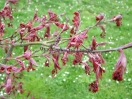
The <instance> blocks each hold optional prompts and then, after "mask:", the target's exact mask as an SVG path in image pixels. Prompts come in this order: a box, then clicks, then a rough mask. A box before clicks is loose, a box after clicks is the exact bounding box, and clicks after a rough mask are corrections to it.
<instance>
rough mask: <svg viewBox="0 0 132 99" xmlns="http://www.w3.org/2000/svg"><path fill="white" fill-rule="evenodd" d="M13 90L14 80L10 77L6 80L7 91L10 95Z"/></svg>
mask: <svg viewBox="0 0 132 99" xmlns="http://www.w3.org/2000/svg"><path fill="white" fill-rule="evenodd" d="M11 90H12V80H11V78H10V77H9V78H8V79H7V81H6V85H5V92H6V93H7V94H8V95H10V93H11Z"/></svg>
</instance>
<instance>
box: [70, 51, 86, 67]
mask: <svg viewBox="0 0 132 99" xmlns="http://www.w3.org/2000/svg"><path fill="white" fill-rule="evenodd" d="M82 56H83V53H82V52H76V53H75V58H74V60H73V62H72V63H73V65H76V64H78V63H79V64H80V63H82Z"/></svg>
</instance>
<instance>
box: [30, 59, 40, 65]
mask: <svg viewBox="0 0 132 99" xmlns="http://www.w3.org/2000/svg"><path fill="white" fill-rule="evenodd" d="M29 61H30V63H31V64H33V65H35V66H38V64H37V63H36V61H35V60H34V59H33V58H30V60H29Z"/></svg>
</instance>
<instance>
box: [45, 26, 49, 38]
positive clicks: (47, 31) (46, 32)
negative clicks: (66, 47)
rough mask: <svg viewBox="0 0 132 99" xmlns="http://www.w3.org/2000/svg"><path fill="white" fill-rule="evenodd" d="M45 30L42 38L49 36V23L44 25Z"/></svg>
mask: <svg viewBox="0 0 132 99" xmlns="http://www.w3.org/2000/svg"><path fill="white" fill-rule="evenodd" d="M45 27H46V31H45V33H44V38H49V37H50V25H48V24H47V25H46V26H45Z"/></svg>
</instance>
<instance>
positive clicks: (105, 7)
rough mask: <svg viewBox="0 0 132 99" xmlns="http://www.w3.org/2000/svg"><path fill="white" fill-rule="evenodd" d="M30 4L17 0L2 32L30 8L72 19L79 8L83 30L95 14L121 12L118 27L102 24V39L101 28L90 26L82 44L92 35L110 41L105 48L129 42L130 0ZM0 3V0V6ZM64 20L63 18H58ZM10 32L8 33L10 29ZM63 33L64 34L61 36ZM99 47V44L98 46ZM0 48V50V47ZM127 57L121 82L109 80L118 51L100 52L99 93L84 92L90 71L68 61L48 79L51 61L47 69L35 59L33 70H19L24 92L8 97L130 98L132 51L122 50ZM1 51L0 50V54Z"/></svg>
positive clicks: (58, 0) (47, 0)
mask: <svg viewBox="0 0 132 99" xmlns="http://www.w3.org/2000/svg"><path fill="white" fill-rule="evenodd" d="M30 1H31V4H30V5H28V4H27V1H26V0H25V1H24V0H19V3H18V4H17V5H16V6H13V7H14V8H15V12H13V15H14V20H13V24H14V25H15V26H14V28H13V29H11V28H10V29H8V30H6V34H5V36H7V35H10V34H11V33H13V30H15V29H17V27H18V26H19V22H27V21H28V20H30V19H31V18H32V17H33V14H34V11H35V9H36V8H37V9H38V13H39V15H40V16H41V15H43V14H47V11H48V9H51V11H53V12H55V13H57V14H60V13H65V14H66V16H67V17H68V18H69V19H70V20H72V18H73V12H75V11H80V14H81V20H82V22H81V27H80V29H81V30H83V29H85V28H86V27H88V26H90V25H93V24H94V23H95V16H96V15H97V14H99V13H104V14H105V15H106V18H111V17H112V16H113V15H117V14H122V15H123V20H122V21H123V22H122V26H121V27H116V25H115V23H108V24H107V25H106V32H107V34H106V38H105V39H101V38H100V37H99V34H100V33H101V30H100V29H98V28H94V29H92V30H90V31H89V33H88V34H89V38H88V40H87V41H86V44H87V45H88V44H90V42H91V37H92V36H96V39H97V42H102V41H105V42H114V44H109V45H107V46H106V47H105V48H110V47H118V46H120V45H123V44H126V43H128V42H131V41H132V37H131V36H132V34H131V28H132V24H131V22H132V18H131V15H132V6H131V5H132V2H131V0H99V1H97V0H30ZM3 5H4V0H0V9H1V8H2V7H3ZM62 21H64V20H62ZM11 31H12V32H11ZM63 36H65V35H63ZM100 48H101V47H100ZM0 50H1V49H0ZM15 53H16V55H17V54H19V53H22V52H21V50H17V49H15ZM125 53H126V56H127V61H128V64H127V71H126V73H125V75H124V81H122V82H116V81H113V80H112V72H113V68H114V65H115V63H116V60H117V58H118V56H119V53H118V52H112V53H103V56H104V58H105V59H106V64H105V69H106V72H105V73H104V74H103V79H102V80H101V81H100V84H99V92H97V93H91V92H89V91H88V84H89V83H91V82H92V81H94V79H95V76H94V74H93V73H92V74H91V75H90V76H87V75H86V74H85V73H84V70H83V68H82V67H81V66H79V65H78V66H75V67H73V66H72V60H69V63H68V64H67V65H66V66H61V67H62V70H60V71H59V72H58V74H57V76H56V77H55V78H51V70H52V69H53V65H52V63H51V64H50V68H48V67H44V66H43V63H44V61H45V59H44V58H40V59H37V60H36V61H37V62H38V64H39V66H38V67H37V70H36V71H32V72H29V73H27V72H23V73H24V77H23V78H22V79H21V81H23V83H24V85H23V87H24V89H25V92H24V94H18V95H16V96H15V97H14V96H10V97H11V98H12V99H26V95H27V93H28V91H30V92H31V95H34V97H35V98H36V99H40V98H42V99H131V97H132V91H131V90H132V76H131V74H132V69H131V65H132V57H131V56H132V54H131V53H132V50H131V48H130V49H126V50H125ZM2 56H3V54H2V53H1V52H0V57H2Z"/></svg>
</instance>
